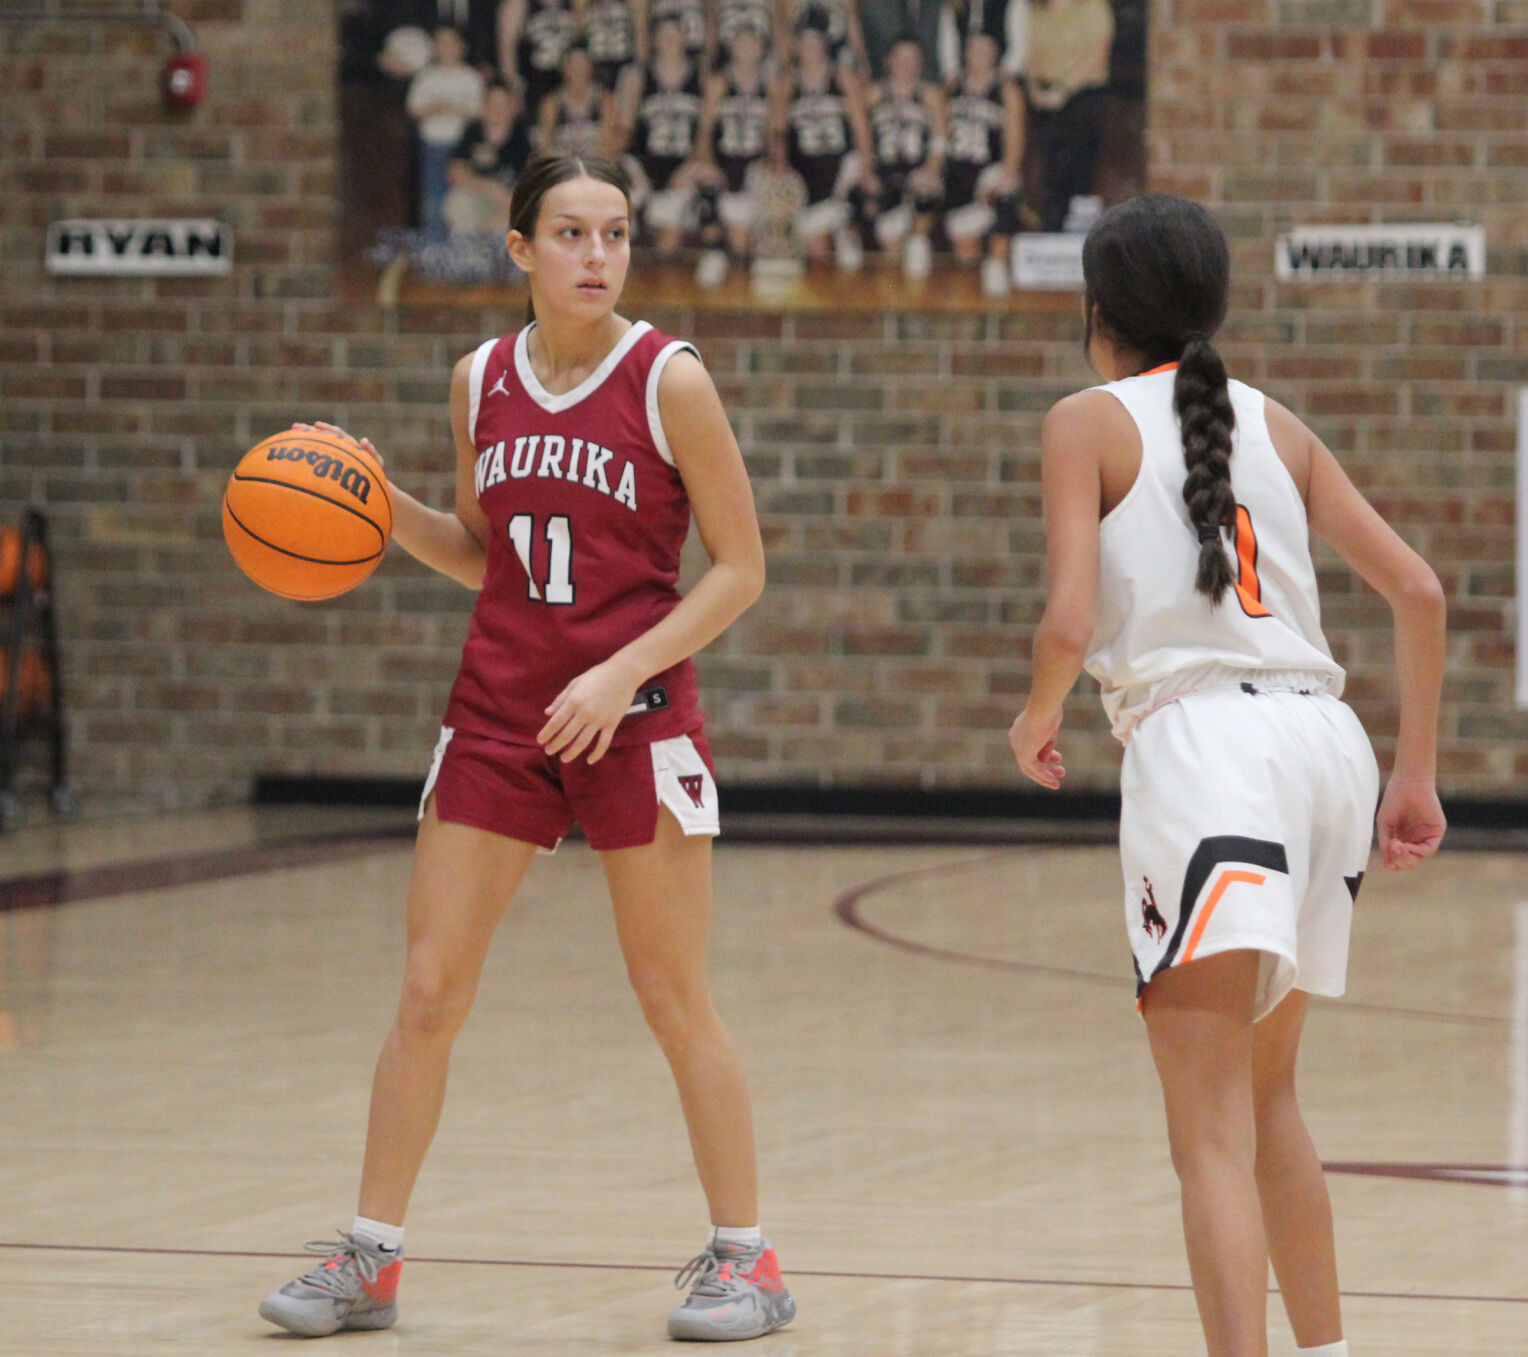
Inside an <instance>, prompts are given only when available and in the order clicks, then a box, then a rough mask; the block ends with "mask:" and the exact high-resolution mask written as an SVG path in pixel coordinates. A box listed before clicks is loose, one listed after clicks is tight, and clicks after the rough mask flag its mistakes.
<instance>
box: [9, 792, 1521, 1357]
mask: <svg viewBox="0 0 1528 1357" xmlns="http://www.w3.org/2000/svg"><path fill="white" fill-rule="evenodd" d="M407 833H408V826H407V823H406V822H405V821H403V820H401V819H400V818H399V817H397V816H396V815H394V814H380V813H372V812H367V813H361V812H351V813H335V814H313V813H309V812H301V813H299V812H292V811H280V812H277V811H265V812H255V811H250V810H236V811H226V812H218V813H208V814H197V815H185V816H176V817H167V818H163V819H159V820H153V821H148V820H131V821H116V822H100V823H94V824H85V825H77V826H72V827H55V826H48V825H39V826H37V827H35V828H30V829H25V830H22V831H20V832H17V833H14V834H12V835H9V836H7V837H6V838H4V839H3V840H0V864H3V865H0V878H3V880H0V1146H3V1149H0V1354H8V1355H9V1354H24V1355H25V1357H44V1355H48V1357H55V1355H57V1357H62V1355H64V1354H69V1355H70V1357H72V1355H73V1354H80V1355H81V1357H83V1355H84V1354H90V1357H98V1355H99V1354H103V1353H105V1354H112V1355H113V1357H136V1355H137V1354H150V1353H152V1354H165V1353H175V1354H195V1357H208V1355H209V1354H210V1355H212V1357H228V1355H229V1354H239V1353H259V1352H266V1353H270V1352H276V1351H281V1350H284V1349H283V1348H282V1347H281V1346H280V1345H282V1344H284V1343H287V1342H296V1341H297V1340H289V1339H287V1338H285V1337H283V1336H280V1335H278V1334H276V1332H275V1331H274V1330H271V1329H269V1327H268V1326H266V1325H264V1324H263V1323H262V1322H261V1321H260V1320H259V1319H258V1318H257V1317H256V1315H255V1306H256V1304H257V1303H258V1301H259V1299H260V1297H261V1296H262V1295H263V1294H264V1292H265V1291H266V1290H267V1289H269V1288H270V1287H272V1286H274V1285H276V1284H278V1283H280V1282H282V1281H284V1280H286V1279H287V1278H289V1277H290V1276H292V1275H294V1274H295V1272H296V1271H297V1270H298V1268H299V1266H301V1265H302V1264H301V1262H300V1255H299V1248H300V1245H301V1243H302V1241H303V1240H305V1239H310V1238H318V1237H321V1236H324V1235H326V1234H328V1233H329V1232H330V1231H331V1230H332V1229H333V1227H335V1226H338V1225H348V1223H349V1219H350V1215H351V1213H352V1210H353V1200H354V1191H355V1183H356V1174H357V1169H358V1165H359V1158H360V1148H361V1136H362V1130H363V1125H364V1119H365V1112H366V1097H367V1088H368V1084H369V1080H370V1073H371V1066H372V1062H373V1060H374V1058H375V1056H376V1051H377V1047H378V1044H379V1043H380V1041H381V1038H382V1036H383V1033H384V1031H385V1030H386V1027H387V1024H388V1021H389V1016H390V1012H391V1008H392V1004H393V1001H394V990H395V986H396V982H397V978H398V975H399V969H400V962H401V955H402V951H401V938H402V926H401V917H400V903H401V900H402V896H403V889H404V883H405V878H406V873H407V870H408V864H409V855H408V848H409V840H408V837H407ZM717 880H718V897H719V909H718V914H717V924H716V930H715V940H714V946H713V955H714V976H715V987H716V991H717V995H718V999H719V1003H720V1005H721V1007H722V1009H723V1012H724V1014H725V1015H726V1016H727V1018H728V1020H729V1022H730V1023H731V1025H732V1027H733V1029H734V1031H735V1032H736V1034H737V1036H738V1038H739V1041H740V1044H741V1045H742V1047H743V1050H744V1052H745V1054H746V1056H747V1059H748V1062H749V1067H750V1072H751V1077H752V1081H753V1090H754V1097H755V1102H756V1109H757V1117H758V1126H759V1140H760V1146H761V1153H762V1164H761V1167H762V1176H763V1184H764V1192H765V1196H764V1200H765V1225H766V1228H767V1229H768V1230H769V1231H770V1233H771V1234H772V1235H773V1237H774V1239H775V1241H776V1243H777V1245H778V1248H779V1251H780V1256H781V1261H782V1263H783V1265H784V1267H785V1270H786V1274H787V1277H788V1279H789V1281H790V1284H791V1287H792V1289H793V1291H794V1293H795V1295H796V1297H797V1300H798V1302H799V1304H800V1307H801V1313H800V1317H799V1318H798V1320H797V1321H796V1323H795V1324H794V1325H792V1326H791V1328H789V1329H787V1330H785V1331H784V1332H782V1333H780V1334H777V1335H773V1336H771V1337H770V1338H767V1339H764V1340H762V1341H761V1343H760V1345H759V1347H758V1348H757V1351H758V1352H760V1353H761V1354H766V1355H767V1357H768V1355H772V1357H902V1355H904V1354H905V1355H906V1357H976V1355H978V1354H980V1355H982V1357H988V1355H990V1357H1006V1355H1008V1354H1012V1355H1013V1357H1019V1355H1020V1354H1023V1355H1024V1357H1030V1355H1031V1354H1032V1355H1033V1357H1082V1355H1084V1354H1086V1355H1087V1357H1127V1354H1128V1357H1139V1355H1141V1354H1146V1355H1149V1357H1175V1355H1176V1354H1185V1355H1187V1354H1192V1353H1197V1352H1202V1350H1203V1349H1202V1345H1201V1342H1200V1339H1199V1336H1198V1327H1197V1323H1196V1320H1195V1314H1194V1307H1193V1299H1192V1295H1191V1294H1190V1292H1189V1291H1188V1289H1187V1272H1186V1268H1185V1264H1184V1260H1183V1250H1182V1244H1181V1241H1180V1238H1179V1225H1178V1215H1177V1202H1176V1190H1175V1182H1174V1179H1173V1176H1172V1171H1171V1168H1170V1166H1169V1164H1168V1159H1167V1152H1166V1147H1165V1138H1164V1135H1163V1130H1162V1124H1161V1122H1162V1118H1161V1111H1160V1105H1159V1101H1158V1095H1157V1091H1156V1087H1155V1080H1154V1077H1153V1074H1152V1071H1151V1067H1150V1061H1149V1059H1148V1056H1147V1051H1146V1045H1145V1040H1144V1035H1143V1033H1142V1031H1141V1028H1140V1025H1139V1020H1138V1019H1137V1018H1136V1016H1135V1013H1134V1010H1133V1007H1132V1002H1131V998H1132V996H1131V987H1130V984H1129V982H1128V979H1127V977H1128V974H1129V961H1128V956H1127V954H1126V950H1125V944H1124V940H1123V935H1122V928H1121V922H1120V918H1119V914H1120V904H1119V899H1118V896H1119V887H1118V884H1117V868H1116V864H1115V859H1114V854H1113V851H1112V850H1111V849H1110V848H1108V847H1107V846H1099V845H1087V844H1075V843H1074V844H1064V845H1055V846H1037V845H1027V846H1025V845H1019V846H1015V845H1007V846H1002V847H993V848H979V847H970V846H957V845H950V844H929V845H925V846H907V845H902V846H895V847H877V846H860V847H838V848H833V847H823V846H794V847H792V846H778V845H776V846H771V845H768V844H758V843H731V844H729V843H727V842H726V840H725V839H724V840H723V841H722V843H721V845H720V846H719V848H718V852H717ZM1525 883H1528V856H1525V855H1523V854H1521V853H1517V854H1514V853H1510V852H1473V853H1464V852H1457V851H1456V852H1453V853H1446V854H1445V855H1444V856H1443V857H1441V858H1440V859H1439V860H1438V861H1437V862H1435V863H1433V864H1431V866H1430V867H1429V868H1426V869H1424V870H1423V871H1421V872H1418V873H1416V874H1414V875H1412V876H1410V877H1406V878H1388V877H1384V876H1382V875H1381V874H1380V873H1378V872H1376V873H1374V874H1372V875H1371V877H1370V878H1369V880H1368V881H1367V882H1366V884H1365V888H1364V893H1363V895H1362V897H1361V899H1360V908H1359V912H1358V921H1357V926H1356V937H1355V946H1354V963H1353V967H1352V974H1351V979H1350V995H1349V998H1348V999H1347V1000H1344V1001H1341V1002H1336V1003H1321V1004H1319V1005H1318V1007H1317V1010H1316V1011H1315V1012H1314V1014H1313V1017H1312V1021H1311V1025H1310V1032H1309V1040H1308V1044H1307V1048H1306V1055H1305V1059H1304V1063H1303V1091H1304V1101H1305V1106H1306V1111H1307V1115H1308V1118H1309V1120H1310V1122H1311V1124H1312V1127H1313V1129H1314V1132H1315V1135H1316V1139H1317V1143H1318V1145H1319V1146H1320V1148H1321V1150H1322V1152H1323V1155H1324V1157H1325V1158H1326V1159H1327V1161H1328V1162H1329V1165H1330V1167H1331V1178H1330V1181H1331V1187H1332V1193H1333V1198H1334V1201H1335V1206H1336V1212H1337V1220H1338V1231H1339V1249H1340V1254H1341V1263H1342V1273H1343V1283H1344V1288H1345V1290H1346V1293H1347V1299H1346V1319H1347V1328H1348V1336H1349V1339H1350V1341H1351V1343H1352V1350H1353V1353H1354V1357H1379V1354H1384V1355H1385V1357H1466V1355H1467V1354H1474V1355H1478V1357H1486V1354H1490V1355H1491V1357H1506V1355H1507V1354H1521V1353H1522V1352H1524V1351H1525V1349H1528V1273H1525V1271H1524V1269H1523V1265H1522V1263H1523V1259H1524V1258H1525V1257H1528V884H1525ZM704 1223H705V1222H704V1210H703V1204H702V1201H701V1198H700V1194H699V1191H698V1189H697V1188H696V1185H695V1182H694V1178H693V1175H692V1172H691V1168H690V1163H689V1156H688V1152H687V1149H686V1144H685V1139H684V1134H683V1127H682V1124H681V1121H680V1117H679V1111H678V1107H677V1104H676V1100H675V1098H674V1095H673V1092H672V1086H671V1084H670V1083H669V1080H668V1076H667V1071H666V1069H665V1067H664V1065H663V1062H662V1059H661V1057H660V1056H659V1054H658V1052H657V1050H656V1048H655V1047H654V1045H653V1044H652V1042H651V1040H650V1039H649V1037H648V1036H647V1034H646V1032H645V1030H644V1028H643V1026H642V1021H641V1018H640V1015H639V1013H638V1010H637V1007H636V1004H635V1001H634V1000H633V999H632V997H631V996H630V994H629V992H628V991H627V989H626V988H625V985H624V979H623V975H622V970H621V966H620V962H619V959H618V956H617V952H616V946H615V939H614V936H613V931H612V928H611V925H610V920H609V915H608V909H607V906H606V904H605V901H604V896H603V888H602V880H601V877H600V875H599V871H598V867H597V863H596V861H595V859H594V857H593V855H592V854H591V853H590V852H589V850H588V849H587V848H586V847H585V846H584V845H582V844H581V843H569V844H567V845H565V846H564V847H563V849H562V850H561V851H560V852H559V853H558V854H557V855H556V856H555V857H554V858H551V859H547V860H542V861H540V862H538V863H537V865H536V868H535V869H534V871H533V873H532V876H531V879H530V881H529V883H528V885H527V887H526V889H525V892H524V894H523V896H522V898H521V900H520V901H519V902H518V904H517V906H516V907H515V909H514V910H513V911H512V912H511V915H510V917H509V919H508V921H507V922H506V925H505V927H504V928H503V930H502V932H501V934H500V936H499V938H498V940H497V942H496V944H495V948H494V951H493V954H492V956H491V958H490V961H489V965H488V969H487V974H486V976H485V980H484V984H483V988H482V993H481V996H480V999H479V1003H478V1007H477V1011H476V1012H475V1014H474V1015H473V1019H472V1021H471V1023H470V1024H469V1025H468V1028H467V1031H466V1033H465V1034H464V1035H463V1037H462V1039H461V1042H460V1044H459V1046H458V1053H457V1057H456V1060H455V1065H454V1069H453V1085H452V1093H451V1096H450V1098H449V1099H448V1102H447V1107H446V1114H445V1119H444V1122H443V1124H442V1126H441V1130H440V1135H439V1138H438V1140H437V1142H436V1145H435V1149H434V1152H433V1154H432V1156H431V1158H430V1160H429V1162H428V1163H427V1165H426V1168H425V1172H424V1175H423V1178H422V1179H421V1182H420V1185H419V1190H418V1193H417V1196H416V1199H415V1206H414V1210H413V1212H412V1214H411V1216H410V1219H409V1251H410V1254H411V1262H410V1263H409V1266H408V1268H407V1269H406V1272H405V1279H404V1285H403V1290H402V1293H401V1301H402V1318H401V1320H400V1322H399V1324H398V1326H397V1328H395V1329H393V1330H391V1331H388V1332H385V1333H376V1334H349V1335H341V1336H339V1337H337V1338H335V1339H332V1340H329V1341H330V1343H332V1344H334V1345H336V1348H337V1350H341V1351H343V1352H345V1353H364V1354H365V1355H366V1357H385V1354H430V1357H437V1355H438V1354H490V1353H491V1354H513V1355H515V1357H522V1355H523V1357H531V1355H533V1354H534V1357H575V1355H576V1357H596V1355H597V1354H602V1353H617V1354H626V1355H627V1357H640V1355H642V1354H658V1353H672V1352H673V1351H674V1349H673V1347H672V1346H671V1345H670V1344H668V1343H667V1342H666V1341H665V1339H664V1336H663V1335H664V1328H663V1321H664V1315H665V1313H666V1311H667V1309H668V1307H669V1306H670V1305H671V1304H672V1303H674V1302H675V1301H677V1299H678V1293H676V1292H674V1291H673V1290H672V1289H671V1288H670V1286H669V1281H670V1277H671V1274H672V1272H673V1271H674V1270H675V1269H677V1268H678V1267H679V1266H680V1264H682V1263H683V1262H684V1261H685V1260H686V1259H687V1258H689V1257H690V1255H691V1254H692V1253H694V1252H695V1250H696V1248H697V1247H698V1245H699V1244H700V1242H701V1239H702V1236H703V1230H704ZM1270 1333H1271V1335H1272V1337H1271V1350H1272V1352H1273V1353H1274V1354H1276V1355H1287V1354H1290V1353H1292V1352H1293V1350H1294V1345H1293V1343H1292V1341H1291V1339H1290V1337H1289V1335H1288V1332H1287V1329H1286V1328H1285V1326H1284V1324H1283V1320H1282V1316H1281V1314H1280V1313H1279V1311H1278V1308H1277V1304H1276V1301H1275V1303H1274V1306H1273V1313H1272V1316H1271V1321H1270ZM752 1350H754V1349H750V1351H752Z"/></svg>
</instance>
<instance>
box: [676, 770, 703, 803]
mask: <svg viewBox="0 0 1528 1357" xmlns="http://www.w3.org/2000/svg"><path fill="white" fill-rule="evenodd" d="M679 785H680V786H681V787H683V788H684V790H685V794H686V795H687V796H688V797H689V798H690V800H691V801H693V802H694V803H695V809H696V810H702V809H704V807H705V804H706V801H705V790H706V780H705V778H704V777H703V776H701V775H700V774H699V773H692V774H690V775H689V776H687V777H681V778H680V779H679Z"/></svg>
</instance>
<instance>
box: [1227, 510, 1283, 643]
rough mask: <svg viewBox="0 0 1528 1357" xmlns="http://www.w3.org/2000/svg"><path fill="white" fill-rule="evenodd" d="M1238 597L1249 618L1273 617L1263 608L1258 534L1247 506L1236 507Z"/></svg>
mask: <svg viewBox="0 0 1528 1357" xmlns="http://www.w3.org/2000/svg"><path fill="white" fill-rule="evenodd" d="M1234 536H1235V540H1236V596H1237V598H1239V599H1240V600H1241V605H1242V611H1243V612H1244V613H1246V614H1247V616H1248V617H1272V616H1273V614H1272V613H1271V612H1269V611H1268V609H1267V608H1265V607H1264V606H1263V585H1262V582H1261V581H1260V580H1259V579H1258V577H1257V534H1256V533H1255V532H1254V531H1253V530H1252V515H1251V514H1250V513H1249V512H1248V511H1247V506H1246V505H1244V504H1238V505H1237V506H1236V531H1235V534H1234Z"/></svg>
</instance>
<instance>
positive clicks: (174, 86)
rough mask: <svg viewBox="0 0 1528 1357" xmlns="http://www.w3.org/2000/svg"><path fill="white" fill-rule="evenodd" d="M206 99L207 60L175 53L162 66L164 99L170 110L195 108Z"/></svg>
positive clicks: (193, 54)
mask: <svg viewBox="0 0 1528 1357" xmlns="http://www.w3.org/2000/svg"><path fill="white" fill-rule="evenodd" d="M206 97H207V59H206V57H204V56H202V55H201V53H199V52H177V53H176V54H175V55H174V56H173V57H171V58H170V59H169V60H168V61H167V62H165V64H164V98H165V102H166V103H167V104H169V105H170V106H171V107H172V108H195V107H196V106H197V105H198V104H199V103H201V101H202V100H203V99H205V98H206Z"/></svg>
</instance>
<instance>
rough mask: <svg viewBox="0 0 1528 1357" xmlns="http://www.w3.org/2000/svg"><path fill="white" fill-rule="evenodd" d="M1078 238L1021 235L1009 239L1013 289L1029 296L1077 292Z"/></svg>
mask: <svg viewBox="0 0 1528 1357" xmlns="http://www.w3.org/2000/svg"><path fill="white" fill-rule="evenodd" d="M1084 239H1085V237H1084V236H1082V235H1081V234H1074V235H1073V234H1069V235H1062V234H1061V233H1059V232H1056V233H1050V232H1036V233H1033V234H1032V233H1030V232H1021V233H1020V234H1019V235H1016V236H1015V237H1014V238H1013V285H1014V286H1015V287H1017V288H1023V289H1025V290H1026V291H1030V292H1081V291H1082V287H1083V283H1082V242H1083V240H1084Z"/></svg>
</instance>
